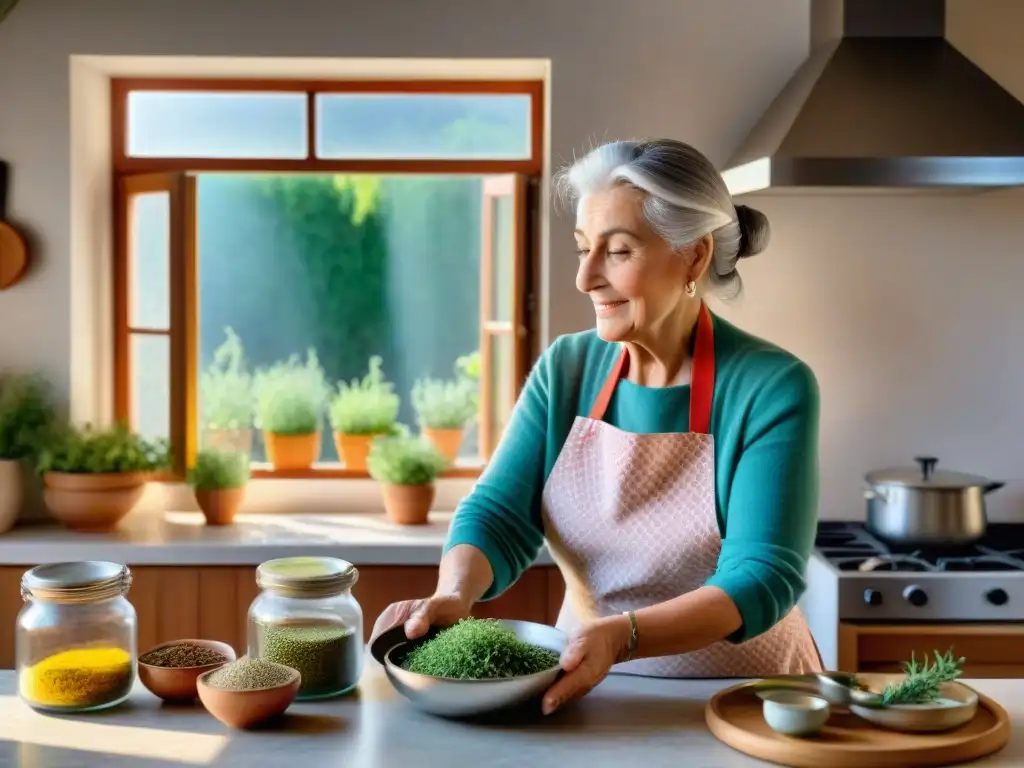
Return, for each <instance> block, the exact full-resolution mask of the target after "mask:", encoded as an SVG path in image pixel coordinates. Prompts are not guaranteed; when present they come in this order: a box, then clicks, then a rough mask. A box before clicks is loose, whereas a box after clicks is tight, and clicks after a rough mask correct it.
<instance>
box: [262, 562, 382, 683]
mask: <svg viewBox="0 0 1024 768" xmlns="http://www.w3.org/2000/svg"><path fill="white" fill-rule="evenodd" d="M358 578H359V572H358V571H357V570H356V568H355V566H353V565H352V564H351V563H348V562H345V561H344V560H338V559H336V558H333V557H286V558H281V559H278V560H268V561H267V562H265V563H263V564H262V565H260V567H259V568H257V569H256V583H257V584H258V585H259V587H260V589H261V590H262V591H261V592H260V594H259V596H258V597H257V598H256V599H255V600H254V601H253V603H252V605H251V606H250V608H249V624H248V641H249V642H248V646H249V648H248V652H249V656H250V657H252V658H259V659H265V660H267V661H273V662H276V663H278V664H284V665H285V666H287V667H291V668H292V669H297V670H298V671H299V673H300V674H301V675H302V683H301V687H300V688H299V695H298V698H299V699H304V700H309V699H326V698H330V697H332V696H339V695H341V694H343V693H345V692H347V691H349V690H351V689H352V688H354V687H355V685H356V683H358V682H359V676H360V675H361V674H362V671H363V653H364V646H363V609H362V608H361V607H360V606H359V603H358V602H357V601H356V599H355V597H353V596H352V587H353V586H354V585H355V583H356V580H357V579H358Z"/></svg>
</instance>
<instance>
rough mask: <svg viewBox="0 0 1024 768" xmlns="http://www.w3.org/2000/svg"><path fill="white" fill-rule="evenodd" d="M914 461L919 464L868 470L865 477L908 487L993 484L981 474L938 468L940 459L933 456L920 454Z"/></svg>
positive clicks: (879, 483)
mask: <svg viewBox="0 0 1024 768" xmlns="http://www.w3.org/2000/svg"><path fill="white" fill-rule="evenodd" d="M914 461H916V462H917V464H918V466H916V467H891V468H889V469H878V470H875V471H873V472H868V474H867V475H865V479H866V480H867V481H868V483H870V484H871V485H902V486H905V487H908V488H969V487H972V486H987V485H991V484H992V481H991V480H989V479H988V478H987V477H982V476H981V475H971V474H968V473H966V472H953V471H950V470H945V469H940V470H936V469H935V466H936V465H937V464H938V463H939V460H938V459H936V458H934V457H932V456H918V457H915V458H914Z"/></svg>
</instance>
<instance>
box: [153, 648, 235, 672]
mask: <svg viewBox="0 0 1024 768" xmlns="http://www.w3.org/2000/svg"><path fill="white" fill-rule="evenodd" d="M227 660H228V657H227V656H225V655H224V654H223V653H221V652H220V651H215V650H213V649H212V648H204V647H203V646H201V645H194V644H192V643H179V644H177V645H167V646H164V647H163V648H156V649H155V650H152V651H150V652H149V653H145V654H143V655H142V656H141V657H139V662H140V663H142V664H149V665H150V666H151V667H167V668H172V669H182V668H185V667H205V666H208V665H210V664H220V663H222V662H225V661H227Z"/></svg>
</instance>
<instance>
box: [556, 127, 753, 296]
mask: <svg viewBox="0 0 1024 768" xmlns="http://www.w3.org/2000/svg"><path fill="white" fill-rule="evenodd" d="M555 184H556V190H557V192H558V194H559V196H560V197H561V198H562V199H563V200H564V201H566V202H567V203H570V204H572V205H575V204H576V203H578V202H579V200H580V198H582V197H584V196H585V195H587V194H590V193H592V192H594V191H597V190H600V189H606V188H607V187H608V186H609V185H614V184H629V185H630V186H633V187H635V188H636V189H639V190H640V191H641V192H643V193H645V195H646V199H645V200H644V216H645V217H646V218H647V221H648V223H649V224H650V225H651V227H652V228H653V229H654V231H655V232H657V233H658V234H659V235H661V236H662V237H663V238H664V239H665V241H666V242H667V243H668V244H669V245H671V246H672V247H673V248H676V249H682V248H686V247H688V246H690V245H692V244H693V243H695V242H696V241H698V240H700V238H702V237H704V236H705V235H708V234H710V235H711V236H712V238H714V241H715V250H714V255H713V256H712V260H711V266H710V268H709V269H708V272H707V281H708V287H709V288H710V289H711V290H713V291H714V292H715V293H717V294H719V295H721V296H723V297H725V298H731V297H734V296H736V295H737V294H739V292H740V291H741V290H742V285H743V284H742V281H741V280H740V275H739V272H738V271H737V270H736V262H737V261H738V260H739V259H745V258H748V257H750V256H755V255H757V254H758V253H760V252H761V251H763V250H764V249H765V248H766V247H767V246H768V240H769V237H770V234H771V229H770V227H769V226H768V218H767V217H766V216H765V215H764V214H763V213H761V212H760V211H758V210H756V209H754V208H750V207H748V206H746V205H735V204H734V203H733V201H732V197H731V196H730V194H729V190H728V188H727V187H726V186H725V181H724V180H723V179H722V175H721V174H720V173H719V172H718V170H717V169H716V168H715V166H714V165H712V163H711V161H710V160H708V159H707V158H706V157H705V156H704V155H703V154H701V153H700V152H698V151H697V150H696V149H694V148H693V147H691V146H690V145H689V144H686V143H684V142H682V141H676V140H674V139H652V140H649V141H613V142H610V143H608V144H603V145H601V146H599V147H597V148H596V149H593V150H591V151H590V152H588V153H587V154H586V155H585V156H584V157H582V158H580V159H579V160H576V161H575V162H574V163H572V164H571V165H569V166H568V167H566V168H563V169H562V170H561V171H559V172H558V174H557V176H556V178H555Z"/></svg>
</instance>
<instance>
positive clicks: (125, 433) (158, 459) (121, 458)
mask: <svg viewBox="0 0 1024 768" xmlns="http://www.w3.org/2000/svg"><path fill="white" fill-rule="evenodd" d="M170 467H171V450H170V445H169V443H168V442H167V441H166V440H147V439H145V438H143V437H141V436H140V435H137V434H134V433H133V432H132V431H131V430H130V429H128V427H126V426H125V425H123V424H117V425H115V426H112V427H96V426H93V425H91V424H86V425H84V426H81V427H78V426H73V425H68V426H66V427H64V428H63V429H61V430H60V431H59V432H58V433H57V434H55V435H54V436H52V437H51V438H50V440H49V441H48V442H47V445H46V447H45V448H44V449H43V450H42V451H41V453H40V454H39V460H38V463H37V469H38V470H39V472H40V473H45V472H69V473H75V474H126V473H129V472H159V471H162V470H167V469H170Z"/></svg>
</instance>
